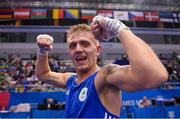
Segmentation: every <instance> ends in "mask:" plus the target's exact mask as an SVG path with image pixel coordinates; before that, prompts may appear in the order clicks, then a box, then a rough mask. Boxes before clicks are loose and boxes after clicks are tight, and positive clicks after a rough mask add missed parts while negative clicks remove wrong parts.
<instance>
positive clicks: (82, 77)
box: [76, 65, 100, 84]
mask: <svg viewBox="0 0 180 119" xmlns="http://www.w3.org/2000/svg"><path fill="white" fill-rule="evenodd" d="M99 69H100V67H98V66H97V65H96V66H95V67H93V68H92V69H89V70H81V71H76V72H77V75H78V78H77V80H76V83H77V84H80V83H81V82H83V81H84V80H86V79H87V78H88V77H89V76H91V75H92V74H94V73H95V72H97V71H98V70H99Z"/></svg>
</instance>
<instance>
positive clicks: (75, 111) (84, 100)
mask: <svg viewBox="0 0 180 119" xmlns="http://www.w3.org/2000/svg"><path fill="white" fill-rule="evenodd" d="M96 74H97V73H94V74H93V75H91V76H89V77H88V78H87V79H86V80H85V81H84V82H82V83H81V84H79V85H77V84H76V81H75V79H76V78H77V75H74V76H71V77H70V78H69V79H68V80H67V84H66V85H67V92H66V95H67V97H66V113H65V114H66V117H68V118H105V119H111V118H112V119H113V118H118V117H117V116H116V115H114V114H112V113H110V112H109V111H108V110H107V109H106V108H105V107H104V106H103V104H102V103H101V101H100V99H99V96H98V94H97V91H96V89H95V85H94V79H95V76H96Z"/></svg>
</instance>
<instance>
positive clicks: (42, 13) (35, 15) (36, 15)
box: [31, 9, 47, 19]
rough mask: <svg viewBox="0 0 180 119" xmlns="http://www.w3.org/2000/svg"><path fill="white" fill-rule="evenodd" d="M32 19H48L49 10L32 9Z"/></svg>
mask: <svg viewBox="0 0 180 119" xmlns="http://www.w3.org/2000/svg"><path fill="white" fill-rule="evenodd" d="M31 18H32V19H41V18H47V9H32V10H31Z"/></svg>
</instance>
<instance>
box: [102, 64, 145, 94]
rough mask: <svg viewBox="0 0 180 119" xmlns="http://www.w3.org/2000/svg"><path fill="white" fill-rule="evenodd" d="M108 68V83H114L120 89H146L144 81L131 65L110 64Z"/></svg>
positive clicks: (130, 90)
mask: <svg viewBox="0 0 180 119" xmlns="http://www.w3.org/2000/svg"><path fill="white" fill-rule="evenodd" d="M105 70H106V73H105V74H106V78H105V80H106V83H108V84H111V85H114V86H115V87H117V88H119V89H120V90H124V91H128V92H132V91H137V90H141V89H144V86H143V81H142V82H141V81H140V80H139V79H138V78H139V77H138V75H136V73H134V72H133V71H132V70H131V67H130V66H129V65H125V66H119V65H113V64H111V65H108V66H106V68H105Z"/></svg>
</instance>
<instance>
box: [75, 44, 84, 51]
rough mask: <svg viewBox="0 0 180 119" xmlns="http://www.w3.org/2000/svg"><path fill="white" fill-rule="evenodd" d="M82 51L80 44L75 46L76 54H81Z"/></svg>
mask: <svg viewBox="0 0 180 119" xmlns="http://www.w3.org/2000/svg"><path fill="white" fill-rule="evenodd" d="M82 51H83V48H82V47H81V45H80V44H77V46H76V52H82Z"/></svg>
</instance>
